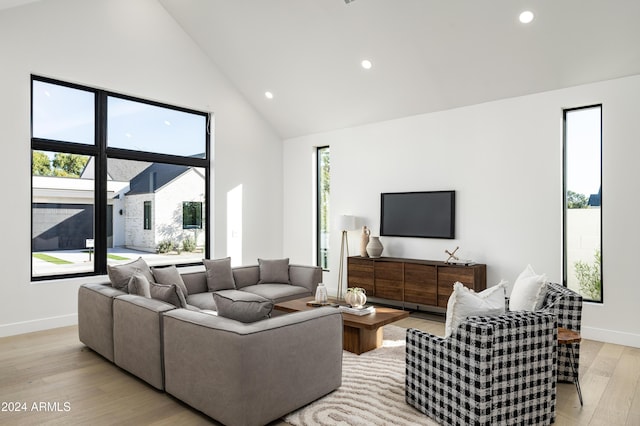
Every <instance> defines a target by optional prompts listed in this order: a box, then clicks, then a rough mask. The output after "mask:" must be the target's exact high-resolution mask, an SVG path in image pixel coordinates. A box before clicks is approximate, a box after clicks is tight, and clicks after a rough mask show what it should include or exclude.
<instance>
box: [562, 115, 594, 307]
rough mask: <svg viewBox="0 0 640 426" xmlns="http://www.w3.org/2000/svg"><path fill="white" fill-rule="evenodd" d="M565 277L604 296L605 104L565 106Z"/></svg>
mask: <svg viewBox="0 0 640 426" xmlns="http://www.w3.org/2000/svg"><path fill="white" fill-rule="evenodd" d="M563 242H564V280H565V283H566V285H567V287H569V288H571V289H573V290H575V291H577V292H579V293H580V294H582V296H583V297H584V298H585V300H591V301H595V302H601V301H602V105H594V106H588V107H583V108H576V109H567V110H565V111H564V239H563Z"/></svg>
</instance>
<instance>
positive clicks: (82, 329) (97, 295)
mask: <svg viewBox="0 0 640 426" xmlns="http://www.w3.org/2000/svg"><path fill="white" fill-rule="evenodd" d="M123 294H127V293H125V292H124V291H121V290H118V289H115V288H113V287H111V285H110V284H108V283H104V284H98V283H95V284H83V285H81V286H80V287H79V288H78V337H79V339H80V341H81V342H82V343H84V344H85V345H87V346H88V347H90V348H91V349H93V350H94V351H95V352H97V353H99V354H100V355H102V356H103V357H105V358H106V359H108V360H109V361H112V362H113V299H114V298H115V297H117V296H120V295H123Z"/></svg>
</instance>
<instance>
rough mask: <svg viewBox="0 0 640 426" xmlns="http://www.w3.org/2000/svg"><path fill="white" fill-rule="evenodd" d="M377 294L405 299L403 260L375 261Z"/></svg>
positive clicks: (377, 295) (395, 298) (388, 297)
mask: <svg viewBox="0 0 640 426" xmlns="http://www.w3.org/2000/svg"><path fill="white" fill-rule="evenodd" d="M374 263H375V266H374V276H375V296H376V297H381V298H383V299H390V300H403V296H404V295H403V278H404V277H403V275H404V274H403V272H404V271H403V270H404V263H402V262H374Z"/></svg>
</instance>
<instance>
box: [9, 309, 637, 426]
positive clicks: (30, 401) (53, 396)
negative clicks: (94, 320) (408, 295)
mask: <svg viewBox="0 0 640 426" xmlns="http://www.w3.org/2000/svg"><path fill="white" fill-rule="evenodd" d="M425 318H426V319H425ZM396 324H397V325H399V326H402V327H414V328H419V329H422V330H425V331H429V332H431V333H435V334H442V333H443V330H444V325H443V324H442V322H440V321H433V320H432V319H429V317H424V316H422V317H421V315H412V316H411V317H409V318H407V319H405V320H402V321H400V322H398V323H396ZM580 383H581V385H582V393H583V396H584V407H582V408H581V407H580V403H579V401H578V397H577V394H576V389H575V387H574V385H573V384H565V383H561V384H559V385H558V400H557V421H556V424H557V425H629V426H631V425H640V391H639V390H638V388H639V383H640V349H635V348H629V347H624V346H619V345H613V344H604V343H600V342H594V341H588V340H583V344H582V350H581V357H580ZM0 403H1V404H2V406H1V407H0V409H2V411H0V424H1V425H42V424H47V425H57V424H59V425H75V424H82V425H84V424H90V425H92V426H97V425H111V424H119V425H128V424H131V425H143V424H144V425H176V424H180V425H200V424H202V425H206V424H216V423H215V422H213V421H212V420H211V419H210V418H208V417H206V416H204V415H203V414H201V413H199V412H197V411H195V410H193V409H191V408H190V407H188V406H187V405H185V404H183V403H181V402H180V401H178V400H177V399H175V398H173V397H171V396H169V395H167V394H165V393H162V392H159V391H156V390H154V389H153V388H152V387H150V386H148V385H147V384H146V383H144V382H143V381H141V380H139V379H137V378H136V377H134V376H132V375H130V374H128V373H126V372H124V371H123V370H121V369H119V368H118V367H116V366H115V365H113V364H112V363H110V362H108V361H106V360H105V359H104V358H102V357H101V356H99V355H97V354H96V353H94V352H93V351H91V350H90V349H88V348H86V347H85V346H84V345H83V344H82V343H80V342H79V341H78V332H77V327H75V326H72V327H64V328H58V329H53V330H47V331H42V332H37V333H29V334H23V335H19V336H12V337H5V338H2V339H0ZM16 403H17V406H16ZM18 408H19V409H21V410H24V411H16V410H17V409H18ZM284 424H285V423H283V422H274V424H273V425H284Z"/></svg>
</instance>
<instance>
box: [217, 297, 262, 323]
mask: <svg viewBox="0 0 640 426" xmlns="http://www.w3.org/2000/svg"><path fill="white" fill-rule="evenodd" d="M213 299H214V301H215V303H216V306H217V308H218V316H221V317H225V318H229V319H233V320H236V321H240V322H245V323H248V322H255V321H260V320H262V319H266V318H269V316H270V315H271V311H272V310H273V302H272V301H271V300H268V299H265V298H264V297H261V296H258V295H257V294H251V293H247V292H246V291H239V290H221V291H217V292H215V293H213Z"/></svg>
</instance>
